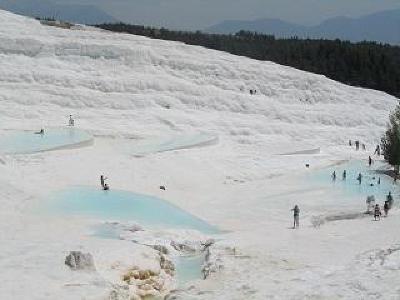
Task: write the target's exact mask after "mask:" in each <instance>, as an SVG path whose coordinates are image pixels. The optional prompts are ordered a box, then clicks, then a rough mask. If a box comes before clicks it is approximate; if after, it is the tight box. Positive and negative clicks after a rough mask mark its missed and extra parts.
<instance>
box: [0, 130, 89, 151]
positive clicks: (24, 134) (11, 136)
mask: <svg viewBox="0 0 400 300" xmlns="http://www.w3.org/2000/svg"><path fill="white" fill-rule="evenodd" d="M92 139H93V137H92V136H91V135H90V134H89V133H87V132H85V131H83V130H80V129H76V128H74V127H68V128H57V129H45V133H44V134H35V132H34V131H19V132H12V133H8V134H5V135H2V136H0V153H3V154H27V153H35V152H40V151H49V150H54V149H57V148H60V147H65V146H71V145H75V144H79V143H83V142H88V141H91V140H92Z"/></svg>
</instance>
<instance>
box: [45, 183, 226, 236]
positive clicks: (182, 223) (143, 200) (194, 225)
mask: <svg viewBox="0 0 400 300" xmlns="http://www.w3.org/2000/svg"><path fill="white" fill-rule="evenodd" d="M48 203H49V204H48V205H49V208H50V210H51V211H52V212H55V213H60V214H67V215H81V216H88V217H94V218H99V219H102V220H104V219H107V220H115V221H132V222H135V223H138V224H140V225H144V226H148V227H151V228H177V229H194V230H198V231H200V232H203V233H208V234H213V233H218V232H219V231H218V229H217V228H216V227H214V226H212V225H210V224H208V223H207V222H205V221H203V220H201V219H199V218H197V217H196V216H194V215H192V214H190V213H188V212H186V211H184V210H182V209H180V208H179V207H177V206H175V205H173V204H171V203H169V202H168V201H165V200H162V199H160V198H157V197H152V196H147V195H142V194H136V193H132V192H128V191H120V190H113V189H111V190H109V191H103V190H102V189H100V188H92V187H72V188H69V189H68V190H64V191H61V192H57V193H55V194H53V195H51V197H50V201H49V202H48Z"/></svg>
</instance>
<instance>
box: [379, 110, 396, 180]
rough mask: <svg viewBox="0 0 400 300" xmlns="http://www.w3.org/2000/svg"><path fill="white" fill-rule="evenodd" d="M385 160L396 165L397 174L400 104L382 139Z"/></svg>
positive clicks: (390, 119)
mask: <svg viewBox="0 0 400 300" xmlns="http://www.w3.org/2000/svg"><path fill="white" fill-rule="evenodd" d="M381 144H382V150H383V154H384V156H385V160H386V161H387V162H388V163H389V164H391V165H392V166H394V170H395V173H396V174H399V165H400V106H398V107H397V108H396V110H395V111H394V112H393V113H392V114H391V115H390V117H389V124H388V128H387V130H386V133H385V135H384V137H383V138H382V141H381Z"/></svg>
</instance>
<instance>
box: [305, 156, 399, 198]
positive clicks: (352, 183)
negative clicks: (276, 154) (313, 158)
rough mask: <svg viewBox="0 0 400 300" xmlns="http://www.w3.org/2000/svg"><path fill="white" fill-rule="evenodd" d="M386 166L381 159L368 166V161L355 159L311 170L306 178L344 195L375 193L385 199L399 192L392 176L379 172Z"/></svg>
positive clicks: (308, 181) (355, 195) (357, 196)
mask: <svg viewBox="0 0 400 300" xmlns="http://www.w3.org/2000/svg"><path fill="white" fill-rule="evenodd" d="M384 168H385V165H384V163H383V162H380V161H376V162H375V163H374V164H372V165H371V166H368V161H359V160H355V161H350V162H346V163H343V164H339V165H335V166H331V167H329V168H324V169H320V170H316V171H310V173H308V174H307V175H306V176H305V178H304V180H305V181H306V183H305V184H307V185H308V186H314V187H325V188H328V189H331V190H332V192H335V193H339V194H341V195H343V197H349V198H354V197H355V198H358V199H360V198H362V199H366V197H367V196H370V195H373V196H375V198H376V199H377V200H382V201H383V200H384V199H385V198H386V195H387V194H388V193H389V192H391V193H392V194H394V195H397V194H398V192H399V189H398V188H397V185H396V184H393V179H392V178H391V177H389V176H386V175H384V174H381V173H379V170H382V169H384ZM344 170H346V178H345V179H343V171H344ZM334 171H336V180H333V178H332V174H333V172H334ZM359 173H361V175H362V180H361V183H360V182H359V181H358V180H357V177H358V175H359ZM379 179H380V183H379Z"/></svg>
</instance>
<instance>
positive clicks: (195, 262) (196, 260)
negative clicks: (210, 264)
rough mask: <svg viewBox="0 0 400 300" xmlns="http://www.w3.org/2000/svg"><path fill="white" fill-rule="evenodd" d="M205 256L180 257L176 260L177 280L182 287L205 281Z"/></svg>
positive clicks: (202, 254)
mask: <svg viewBox="0 0 400 300" xmlns="http://www.w3.org/2000/svg"><path fill="white" fill-rule="evenodd" d="M204 260H205V254H204V253H201V254H198V255H193V256H178V257H175V258H174V264H175V270H176V278H177V281H178V282H179V284H180V285H183V284H185V283H187V282H190V281H194V280H199V279H203V273H202V272H201V268H202V266H203V264H204Z"/></svg>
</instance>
